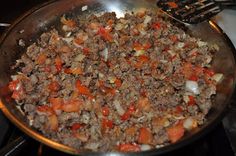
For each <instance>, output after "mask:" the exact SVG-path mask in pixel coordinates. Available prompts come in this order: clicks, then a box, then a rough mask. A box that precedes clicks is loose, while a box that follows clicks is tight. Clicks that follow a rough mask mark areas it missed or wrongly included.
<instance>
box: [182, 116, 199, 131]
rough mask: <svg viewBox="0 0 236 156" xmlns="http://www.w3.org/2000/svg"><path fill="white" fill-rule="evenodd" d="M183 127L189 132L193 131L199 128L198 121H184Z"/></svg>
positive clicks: (188, 119)
mask: <svg viewBox="0 0 236 156" xmlns="http://www.w3.org/2000/svg"><path fill="white" fill-rule="evenodd" d="M183 126H184V128H185V129H187V130H191V129H193V128H196V127H197V121H196V120H195V119H193V118H191V117H189V118H187V119H186V120H184V123H183Z"/></svg>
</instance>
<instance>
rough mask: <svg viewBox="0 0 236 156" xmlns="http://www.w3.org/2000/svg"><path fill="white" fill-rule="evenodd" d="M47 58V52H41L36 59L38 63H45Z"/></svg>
mask: <svg viewBox="0 0 236 156" xmlns="http://www.w3.org/2000/svg"><path fill="white" fill-rule="evenodd" d="M46 59H47V56H46V54H44V53H41V54H39V56H38V58H37V59H36V63H37V64H44V63H45V61H46Z"/></svg>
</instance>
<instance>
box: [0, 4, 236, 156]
mask: <svg viewBox="0 0 236 156" xmlns="http://www.w3.org/2000/svg"><path fill="white" fill-rule="evenodd" d="M85 5H87V6H88V10H86V11H81V7H82V6H85ZM139 8H147V9H157V8H156V2H155V0H139V1H136V0H113V1H109V0H59V1H55V0H54V1H50V2H47V3H45V4H43V5H41V6H39V7H36V8H33V9H32V10H30V11H28V12H27V13H26V14H24V15H23V16H22V17H20V18H19V19H17V20H16V21H15V22H14V23H13V24H12V26H11V27H10V28H9V30H8V31H7V32H6V33H5V34H4V35H3V36H2V38H1V40H0V73H1V74H0V87H1V90H0V97H1V101H0V109H1V111H2V112H3V113H4V114H5V116H6V117H7V118H8V119H10V120H11V121H12V122H13V123H14V124H15V125H16V126H17V127H19V128H20V129H21V130H22V131H23V132H25V133H26V134H27V135H28V136H30V137H32V138H34V139H35V140H38V141H39V142H41V143H43V144H45V145H48V146H50V147H52V148H54V149H57V150H60V151H63V152H66V153H70V154H82V155H83V154H86V155H87V154H93V155H99V154H101V155H158V154H163V153H166V152H168V151H171V150H174V149H177V148H179V147H181V146H184V145H186V144H188V143H190V142H192V141H194V140H196V139H197V138H199V137H200V136H202V135H203V134H205V133H207V132H209V131H210V129H211V128H212V127H214V126H215V125H216V124H217V123H218V122H219V121H221V119H222V117H223V115H224V114H225V112H226V110H227V108H228V106H229V105H230V99H231V96H232V95H233V92H234V88H235V80H236V65H235V48H234V47H233V45H232V43H231V42H230V40H229V39H228V38H227V36H226V35H225V34H224V33H223V31H222V30H221V29H220V28H219V27H218V26H217V25H216V24H215V23H214V22H213V21H208V22H203V23H201V24H198V25H189V26H186V31H187V32H188V33H190V34H191V35H193V36H195V37H200V38H201V39H203V40H205V41H207V42H209V43H216V44H218V45H219V47H220V50H219V52H217V53H216V55H215V56H214V58H213V65H212V68H213V69H214V70H215V71H216V72H219V73H223V74H224V80H223V81H222V82H221V83H220V84H219V85H218V86H217V95H216V96H215V98H214V104H213V107H212V109H211V110H210V112H209V113H208V115H207V117H206V122H205V124H204V125H203V126H201V127H199V128H197V129H195V130H194V131H192V132H189V133H188V134H186V135H185V136H184V137H183V138H182V139H181V140H180V141H178V142H177V143H175V144H170V145H167V146H164V147H161V148H159V149H154V150H150V151H144V152H139V153H127V154H124V153H123V154H122V153H80V152H78V151H77V150H76V149H73V148H71V147H68V146H65V145H62V144H60V143H58V142H55V141H53V140H50V139H48V138H46V137H44V136H43V135H41V133H39V132H38V131H37V130H36V129H33V128H32V127H30V126H29V125H28V122H27V120H26V118H25V117H24V115H22V113H21V112H20V111H19V109H18V108H17V106H16V103H15V102H14V100H13V99H11V98H9V97H10V94H9V93H8V91H7V90H4V89H6V86H7V84H8V83H9V81H10V80H11V79H10V75H12V74H14V73H15V71H13V70H11V68H10V67H11V66H12V65H13V64H15V61H16V60H17V59H19V58H20V56H21V54H22V53H23V52H24V51H25V48H24V47H21V46H19V45H18V42H19V40H20V39H23V40H24V41H25V44H26V46H25V47H27V46H28V45H30V44H31V43H32V42H34V41H36V39H37V37H39V36H40V34H41V33H42V32H43V31H46V30H49V29H51V28H52V27H58V25H59V18H60V17H61V16H62V15H63V14H65V13H66V14H69V15H72V16H83V15H88V14H91V13H94V12H95V13H101V12H104V11H114V12H116V14H117V15H118V16H122V15H123V14H124V13H125V12H126V11H127V10H128V11H132V10H134V9H136V10H137V9H139ZM22 30H24V32H23V33H20V32H22Z"/></svg>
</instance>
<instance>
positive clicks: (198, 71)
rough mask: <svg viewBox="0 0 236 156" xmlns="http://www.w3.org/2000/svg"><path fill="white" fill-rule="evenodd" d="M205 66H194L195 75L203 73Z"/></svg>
mask: <svg viewBox="0 0 236 156" xmlns="http://www.w3.org/2000/svg"><path fill="white" fill-rule="evenodd" d="M203 70H204V68H202V67H200V66H195V67H194V72H195V75H201V74H202V73H203Z"/></svg>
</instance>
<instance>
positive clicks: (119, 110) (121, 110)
mask: <svg viewBox="0 0 236 156" xmlns="http://www.w3.org/2000/svg"><path fill="white" fill-rule="evenodd" d="M113 103H114V105H115V108H116V110H117V112H118V114H119V115H123V114H124V113H125V110H124V109H123V108H122V107H121V105H120V102H119V101H118V100H115V101H114V102H113Z"/></svg>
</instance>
